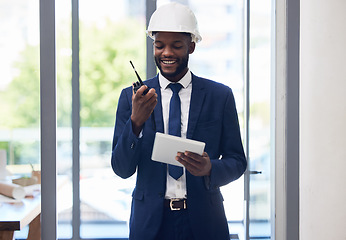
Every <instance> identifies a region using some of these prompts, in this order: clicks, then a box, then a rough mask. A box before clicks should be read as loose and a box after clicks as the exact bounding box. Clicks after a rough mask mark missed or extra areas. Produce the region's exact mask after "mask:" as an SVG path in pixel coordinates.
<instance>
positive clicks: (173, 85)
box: [168, 83, 183, 93]
mask: <svg viewBox="0 0 346 240" xmlns="http://www.w3.org/2000/svg"><path fill="white" fill-rule="evenodd" d="M168 87H169V88H170V89H172V91H173V93H178V92H179V91H180V89H181V88H182V87H183V86H182V85H181V84H180V83H170V84H169V85H168Z"/></svg>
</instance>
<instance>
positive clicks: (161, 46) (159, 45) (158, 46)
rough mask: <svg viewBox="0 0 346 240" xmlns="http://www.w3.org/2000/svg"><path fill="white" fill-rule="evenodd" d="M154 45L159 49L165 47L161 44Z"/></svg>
mask: <svg viewBox="0 0 346 240" xmlns="http://www.w3.org/2000/svg"><path fill="white" fill-rule="evenodd" d="M154 46H155V48H156V49H159V50H160V49H162V48H163V45H161V44H155V45H154Z"/></svg>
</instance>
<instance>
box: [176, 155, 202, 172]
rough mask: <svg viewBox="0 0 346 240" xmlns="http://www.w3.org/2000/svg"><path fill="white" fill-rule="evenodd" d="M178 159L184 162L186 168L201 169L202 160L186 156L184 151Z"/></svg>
mask: <svg viewBox="0 0 346 240" xmlns="http://www.w3.org/2000/svg"><path fill="white" fill-rule="evenodd" d="M177 157H178V161H179V160H180V161H179V162H180V163H181V164H183V165H184V166H185V167H186V168H193V169H199V168H200V166H201V162H199V161H196V160H195V159H193V158H190V157H188V156H186V155H185V154H184V153H178V156H177Z"/></svg>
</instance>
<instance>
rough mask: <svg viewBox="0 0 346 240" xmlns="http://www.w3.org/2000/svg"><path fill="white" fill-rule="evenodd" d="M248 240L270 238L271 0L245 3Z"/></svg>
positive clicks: (246, 229) (246, 216)
mask: <svg viewBox="0 0 346 240" xmlns="http://www.w3.org/2000/svg"><path fill="white" fill-rule="evenodd" d="M247 2H248V8H247V14H248V18H247V19H248V21H249V24H248V48H247V49H248V61H247V65H248V66H247V68H246V69H248V71H247V75H248V78H247V88H246V89H247V94H248V97H247V108H248V111H247V112H248V121H247V123H248V127H247V130H248V133H247V138H248V141H247V154H248V171H247V173H246V175H245V179H246V181H245V184H246V187H245V194H246V211H245V212H246V214H245V218H246V219H245V223H246V224H245V236H246V240H247V239H270V238H271V201H270V200H271V187H270V186H271V182H270V181H271V171H270V170H271V168H270V166H271V161H272V160H271V154H270V153H271V146H272V144H271V141H272V140H271V132H270V129H271V128H270V124H271V122H270V119H271V117H270V116H271V1H270V0H259V1H247Z"/></svg>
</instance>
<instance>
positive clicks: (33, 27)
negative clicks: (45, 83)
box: [0, 0, 40, 238]
mask: <svg viewBox="0 0 346 240" xmlns="http://www.w3.org/2000/svg"><path fill="white" fill-rule="evenodd" d="M38 13H39V1H38V0H27V1H9V0H0V33H1V35H0V53H1V54H0V72H1V78H0V151H1V156H2V157H1V158H4V159H2V160H0V161H3V163H5V162H6V165H7V166H6V170H7V173H6V172H4V171H3V169H0V171H1V173H0V178H1V179H2V180H5V181H8V182H11V181H12V180H13V179H17V178H32V171H33V170H37V171H39V170H40V79H39V74H40V68H39V66H40V63H39V37H40V35H39V14H38ZM0 165H1V164H0ZM3 167H4V166H3ZM5 174H6V175H7V176H5ZM37 180H38V179H37V178H35V180H33V181H34V182H35V181H36V183H37ZM31 183H33V182H31ZM31 183H29V181H28V184H31ZM38 189H39V186H38ZM16 204H21V203H20V202H19V203H16ZM0 211H1V210H0ZM27 233H28V228H27V227H26V228H24V229H23V230H21V231H17V232H15V237H23V238H26V237H27Z"/></svg>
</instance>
